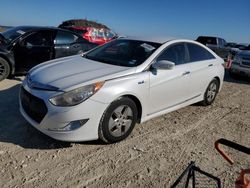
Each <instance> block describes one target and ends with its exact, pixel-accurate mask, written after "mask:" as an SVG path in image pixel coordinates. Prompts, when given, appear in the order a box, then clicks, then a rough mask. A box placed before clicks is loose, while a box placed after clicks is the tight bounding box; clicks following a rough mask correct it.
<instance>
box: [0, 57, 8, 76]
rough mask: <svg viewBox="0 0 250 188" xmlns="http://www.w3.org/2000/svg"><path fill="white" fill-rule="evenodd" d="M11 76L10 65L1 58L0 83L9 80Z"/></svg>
mask: <svg viewBox="0 0 250 188" xmlns="http://www.w3.org/2000/svg"><path fill="white" fill-rule="evenodd" d="M9 74H10V65H9V63H8V62H7V61H6V60H5V59H3V58H1V57H0V81H2V80H4V79H5V78H7V77H8V76H9Z"/></svg>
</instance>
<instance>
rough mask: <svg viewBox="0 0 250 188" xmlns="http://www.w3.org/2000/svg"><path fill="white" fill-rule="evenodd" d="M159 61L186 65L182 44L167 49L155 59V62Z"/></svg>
mask: <svg viewBox="0 0 250 188" xmlns="http://www.w3.org/2000/svg"><path fill="white" fill-rule="evenodd" d="M161 60H167V61H171V62H173V63H175V65H181V64H184V63H186V62H187V61H186V60H187V54H186V49H185V45H184V43H178V44H174V45H171V46H170V47H167V49H166V50H164V51H163V52H162V53H161V55H160V56H159V57H158V58H157V61H161Z"/></svg>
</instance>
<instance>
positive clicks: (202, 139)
mask: <svg viewBox="0 0 250 188" xmlns="http://www.w3.org/2000/svg"><path fill="white" fill-rule="evenodd" d="M21 79H22V77H20V78H16V79H15V80H4V81H2V82H0V166H1V169H0V187H170V185H171V184H172V183H173V182H174V181H175V180H176V179H177V177H178V176H179V175H180V174H181V173H182V171H183V170H184V169H185V168H186V167H187V165H188V164H189V163H190V161H195V162H196V165H197V166H199V167H200V168H201V169H202V170H204V171H207V172H209V173H211V174H213V175H214V176H217V177H219V178H220V179H221V181H222V184H223V187H234V184H233V181H234V179H235V178H236V177H237V175H238V172H239V170H240V169H241V168H250V157H249V156H247V155H246V154H242V153H238V152H236V151H235V150H227V151H228V153H230V155H231V156H232V158H233V159H234V160H235V164H234V165H233V166H231V165H229V164H228V163H227V162H226V161H225V160H223V159H222V157H221V156H220V155H219V154H218V153H217V152H216V151H215V149H214V142H215V140H217V139H218V138H227V139H229V140H233V141H236V142H238V143H240V144H242V145H245V146H247V147H249V146H250V83H249V82H247V80H232V79H229V78H228V79H226V81H225V82H224V85H223V88H222V91H221V92H220V94H219V95H218V96H217V99H216V101H215V102H214V104H213V105H211V106H209V107H201V106H198V105H192V106H188V107H186V108H183V109H181V110H178V111H175V112H172V113H169V114H166V115H164V116H161V117H158V118H155V119H153V120H150V121H148V122H146V123H143V124H140V125H137V126H136V127H135V129H134V131H133V133H132V135H131V136H130V137H129V138H128V139H126V140H124V141H122V142H120V143H116V144H111V145H105V144H102V143H101V142H100V141H94V142H84V143H64V142H58V141H55V140H53V139H51V138H49V137H47V136H45V135H43V134H42V133H40V132H38V131H37V130H36V129H34V128H32V127H31V126H30V125H29V124H28V123H27V122H26V121H25V120H24V119H23V118H22V116H21V115H20V113H19V110H18V91H19V87H20V83H21ZM198 181H200V186H203V187H213V186H212V185H211V184H209V182H207V181H206V180H204V179H203V177H198ZM210 183H211V182H210Z"/></svg>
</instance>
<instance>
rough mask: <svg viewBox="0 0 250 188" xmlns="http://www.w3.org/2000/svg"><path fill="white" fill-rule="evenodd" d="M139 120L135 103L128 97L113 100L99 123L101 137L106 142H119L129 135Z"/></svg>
mask: <svg viewBox="0 0 250 188" xmlns="http://www.w3.org/2000/svg"><path fill="white" fill-rule="evenodd" d="M136 120H137V108H136V105H135V103H134V102H133V101H132V100H131V99H130V98H127V97H122V98H119V99H118V100H116V101H114V102H112V103H111V104H110V106H109V107H108V108H107V110H106V111H105V112H104V114H103V116H102V119H101V121H100V125H99V138H100V139H101V140H103V141H104V142H106V143H114V142H119V141H121V140H123V139H125V138H127V137H128V136H129V134H130V133H131V132H132V130H133V128H134V126H135V123H136Z"/></svg>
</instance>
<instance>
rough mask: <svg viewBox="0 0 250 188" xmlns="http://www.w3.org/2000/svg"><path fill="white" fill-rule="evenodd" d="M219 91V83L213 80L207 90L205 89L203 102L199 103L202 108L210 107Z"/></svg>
mask: <svg viewBox="0 0 250 188" xmlns="http://www.w3.org/2000/svg"><path fill="white" fill-rule="evenodd" d="M218 91H219V81H218V80H217V79H215V78H214V79H213V80H212V81H211V82H210V83H209V85H208V87H207V89H206V92H205V94H204V99H203V101H202V102H201V103H202V105H203V106H208V105H211V104H212V103H213V102H214V100H215V97H216V95H217V93H218Z"/></svg>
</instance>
